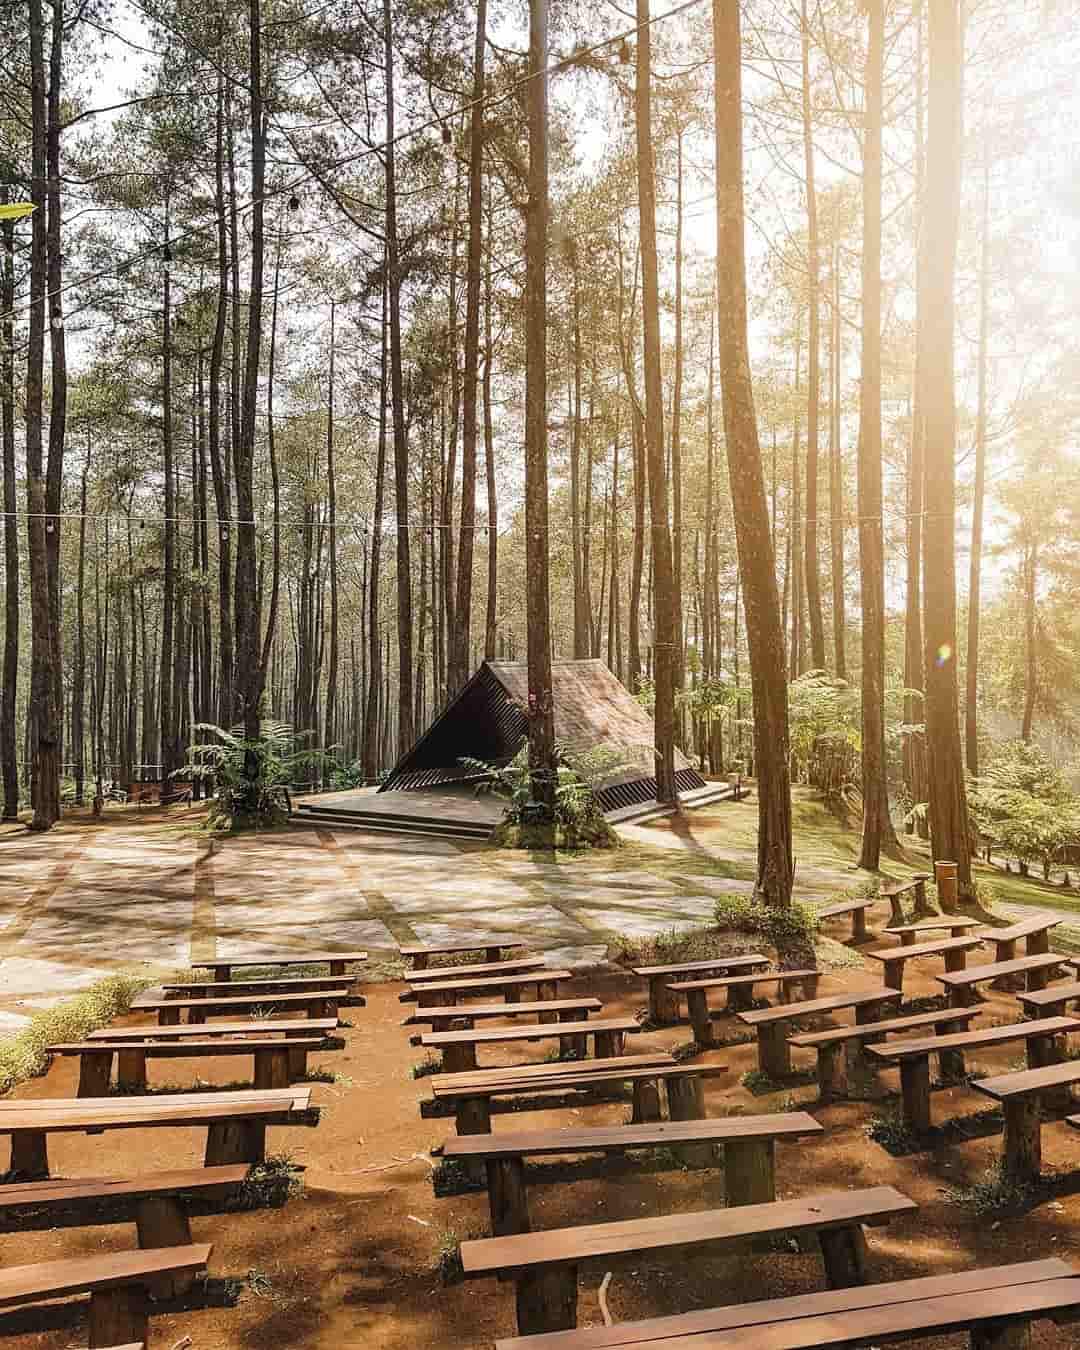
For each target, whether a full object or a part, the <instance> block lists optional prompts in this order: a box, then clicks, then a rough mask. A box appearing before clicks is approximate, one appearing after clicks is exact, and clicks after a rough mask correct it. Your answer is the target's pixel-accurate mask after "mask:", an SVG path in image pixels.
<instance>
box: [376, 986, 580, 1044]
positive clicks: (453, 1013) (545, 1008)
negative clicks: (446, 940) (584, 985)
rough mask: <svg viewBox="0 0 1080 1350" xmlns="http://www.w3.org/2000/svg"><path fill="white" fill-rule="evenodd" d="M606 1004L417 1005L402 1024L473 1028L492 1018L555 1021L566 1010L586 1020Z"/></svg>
mask: <svg viewBox="0 0 1080 1350" xmlns="http://www.w3.org/2000/svg"><path fill="white" fill-rule="evenodd" d="M603 1006H604V1005H603V1004H602V1003H601V1002H600V1000H599V999H598V998H587V997H584V998H545V999H539V1000H536V1001H534V1002H532V1003H470V1004H469V1005H468V1006H467V1007H462V1008H459V1007H458V1006H457V1004H455V1003H450V1004H447V1005H446V1007H444V1008H440V1007H437V1006H436V1007H434V1008H420V1007H417V1008H416V1009H415V1010H414V1011H413V1012H411V1013H410V1014H409V1015H408V1017H403V1018H402V1019H401V1025H402V1026H403V1027H410V1026H418V1025H421V1024H424V1023H427V1024H430V1026H431V1029H432V1031H450V1030H452V1029H453V1027H471V1026H472V1025H473V1024H474V1022H476V1021H485V1020H487V1019H489V1018H492V1017H499V1018H513V1017H536V1018H537V1019H538V1020H539V1021H541V1022H555V1021H559V1020H560V1019H561V1018H562V1015H563V1014H564V1013H566V1014H570V1013H574V1014H576V1015H577V1016H578V1017H579V1018H581V1020H582V1021H585V1020H586V1019H587V1018H588V1016H589V1013H591V1012H599V1011H600V1009H601V1008H602V1007H603ZM409 1044H410V1045H419V1044H420V1039H419V1037H417V1036H410V1037H409Z"/></svg>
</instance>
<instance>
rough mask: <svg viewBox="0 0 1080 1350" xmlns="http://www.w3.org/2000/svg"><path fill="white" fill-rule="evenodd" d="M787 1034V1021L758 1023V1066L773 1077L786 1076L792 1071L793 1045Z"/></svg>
mask: <svg viewBox="0 0 1080 1350" xmlns="http://www.w3.org/2000/svg"><path fill="white" fill-rule="evenodd" d="M787 1034H788V1023H787V1022H786V1021H779V1022H760V1023H759V1024H758V1029H757V1039H758V1068H759V1069H760V1070H761V1072H762V1073H764V1074H767V1075H768V1076H769V1077H770V1078H772V1079H781V1078H786V1077H787V1076H788V1074H789V1073H791V1047H790V1046H789V1045H788V1039H787Z"/></svg>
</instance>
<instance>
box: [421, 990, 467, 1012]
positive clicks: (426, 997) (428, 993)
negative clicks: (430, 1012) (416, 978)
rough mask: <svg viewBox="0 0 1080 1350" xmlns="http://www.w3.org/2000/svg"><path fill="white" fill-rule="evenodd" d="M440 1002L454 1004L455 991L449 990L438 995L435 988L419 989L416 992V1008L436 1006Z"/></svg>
mask: <svg viewBox="0 0 1080 1350" xmlns="http://www.w3.org/2000/svg"><path fill="white" fill-rule="evenodd" d="M441 1003H446V1004H448V1005H449V1004H456V1003H457V993H456V991H454V990H449V991H448V992H447V993H446V994H445V996H443V997H440V996H439V992H438V990H437V989H419V990H417V993H416V1006H417V1007H418V1008H437V1007H439V1005H440V1004H441Z"/></svg>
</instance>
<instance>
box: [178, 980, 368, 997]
mask: <svg viewBox="0 0 1080 1350" xmlns="http://www.w3.org/2000/svg"><path fill="white" fill-rule="evenodd" d="M355 985H356V979H355V978H354V977H352V976H347V975H282V976H281V978H280V979H274V978H270V979H267V980H198V981H196V982H195V983H192V982H191V981H190V980H186V981H183V982H178V983H176V984H162V985H160V986H159V988H161V989H164V990H165V992H166V993H167V994H173V993H176V994H190V995H191V996H192V998H209V997H210V996H211V995H212V994H226V995H231V996H235V997H237V998H240V997H242V996H243V995H244V994H260V993H263V994H273V993H280V994H300V993H305V992H308V991H311V990H315V991H319V990H324V989H340V990H342V991H343V992H344V993H348V992H349V990H350V989H353V988H354V987H355Z"/></svg>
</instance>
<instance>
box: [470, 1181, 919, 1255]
mask: <svg viewBox="0 0 1080 1350" xmlns="http://www.w3.org/2000/svg"><path fill="white" fill-rule="evenodd" d="M917 1208H918V1207H917V1205H916V1204H915V1202H914V1200H909V1199H908V1197H907V1196H906V1195H901V1194H900V1192H899V1191H897V1190H895V1189H894V1188H893V1187H892V1186H875V1187H871V1188H869V1189H867V1190H861V1191H836V1192H830V1193H829V1194H827V1195H812V1196H807V1197H805V1198H803V1199H800V1200H780V1201H773V1202H771V1203H770V1204H767V1205H741V1206H738V1207H737V1208H735V1209H720V1210H705V1211H699V1212H696V1213H690V1214H661V1215H653V1216H650V1217H649V1218H645V1219H624V1220H617V1221H615V1222H609V1223H598V1224H583V1225H582V1226H580V1227H578V1228H560V1229H555V1230H552V1231H548V1232H542V1233H515V1234H512V1235H511V1236H509V1237H496V1238H480V1239H476V1240H473V1241H469V1242H463V1243H462V1244H461V1264H462V1269H463V1270H464V1272H465V1275H466V1276H475V1275H488V1274H494V1273H496V1272H497V1273H500V1274H505V1273H512V1272H515V1271H524V1270H528V1269H530V1268H534V1267H537V1266H572V1265H577V1264H579V1263H580V1262H583V1261H589V1260H601V1261H610V1260H612V1259H614V1258H617V1257H620V1256H639V1255H640V1254H642V1253H644V1252H656V1251H663V1250H668V1249H671V1248H677V1247H688V1246H697V1245H699V1244H702V1243H708V1242H730V1241H734V1240H736V1239H739V1238H748V1237H755V1236H761V1235H762V1234H763V1233H797V1232H800V1231H804V1230H807V1229H811V1230H814V1231H823V1230H828V1229H831V1228H848V1227H851V1225H852V1224H860V1223H862V1224H869V1225H876V1224H883V1223H888V1222H889V1221H890V1220H891V1219H894V1218H896V1217H897V1216H898V1215H901V1214H910V1213H913V1212H914V1211H915V1210H916V1209H917Z"/></svg>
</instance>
